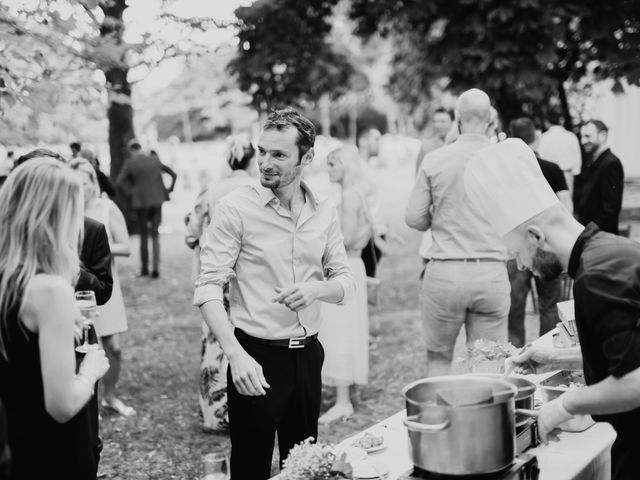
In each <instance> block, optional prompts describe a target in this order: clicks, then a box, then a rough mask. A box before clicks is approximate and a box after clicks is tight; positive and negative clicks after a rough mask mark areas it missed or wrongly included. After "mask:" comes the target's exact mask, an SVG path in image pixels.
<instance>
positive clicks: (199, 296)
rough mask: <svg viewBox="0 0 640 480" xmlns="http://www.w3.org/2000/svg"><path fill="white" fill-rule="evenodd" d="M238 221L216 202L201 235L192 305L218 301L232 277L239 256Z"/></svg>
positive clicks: (228, 207)
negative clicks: (198, 272)
mask: <svg viewBox="0 0 640 480" xmlns="http://www.w3.org/2000/svg"><path fill="white" fill-rule="evenodd" d="M241 238H242V220H241V218H240V216H239V214H238V212H237V210H236V209H235V208H234V207H233V206H231V205H228V204H226V203H224V202H220V203H219V204H218V205H217V206H216V208H215V211H214V213H213V217H212V219H211V223H210V224H209V227H208V228H207V229H206V230H205V232H204V240H203V242H202V246H201V247H202V249H201V251H200V263H201V267H200V274H199V275H198V277H197V278H196V281H195V292H194V294H193V304H194V305H195V306H196V307H200V306H201V305H203V304H205V303H207V302H209V301H211V300H220V301H222V287H223V286H224V285H225V283H227V282H228V281H229V279H230V278H232V277H234V276H235V272H234V271H233V267H234V266H235V264H236V260H237V259H238V255H239V253H240V245H241Z"/></svg>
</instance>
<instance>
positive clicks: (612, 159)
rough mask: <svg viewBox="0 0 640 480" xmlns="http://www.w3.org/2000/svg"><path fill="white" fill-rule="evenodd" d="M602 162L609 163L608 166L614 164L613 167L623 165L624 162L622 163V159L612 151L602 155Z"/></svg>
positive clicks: (609, 150) (608, 150)
mask: <svg viewBox="0 0 640 480" xmlns="http://www.w3.org/2000/svg"><path fill="white" fill-rule="evenodd" d="M601 161H602V162H603V163H608V164H612V165H618V164H619V165H622V162H621V161H620V158H619V157H618V156H617V155H616V154H615V153H613V152H612V151H611V149H607V150H606V151H605V152H604V153H603V154H602V158H601Z"/></svg>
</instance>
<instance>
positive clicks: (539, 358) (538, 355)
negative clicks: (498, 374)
mask: <svg viewBox="0 0 640 480" xmlns="http://www.w3.org/2000/svg"><path fill="white" fill-rule="evenodd" d="M555 350H556V349H555V348H553V347H541V346H538V345H532V346H531V347H529V348H527V349H526V350H524V351H523V352H522V353H520V354H518V355H514V356H513V357H510V358H507V360H506V363H507V365H506V367H507V369H509V366H510V365H514V366H515V368H514V369H513V371H514V372H515V373H520V374H528V373H544V372H550V371H552V370H556V369H557V368H556V367H554V361H555Z"/></svg>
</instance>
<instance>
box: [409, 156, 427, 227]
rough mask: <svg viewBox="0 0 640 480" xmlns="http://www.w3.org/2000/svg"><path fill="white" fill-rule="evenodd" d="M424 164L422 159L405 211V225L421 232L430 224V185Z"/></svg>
mask: <svg viewBox="0 0 640 480" xmlns="http://www.w3.org/2000/svg"><path fill="white" fill-rule="evenodd" d="M425 164H426V161H423V162H422V167H421V168H420V171H419V172H418V178H417V179H416V183H415V185H414V186H413V190H412V191H411V195H410V196H409V201H408V203H407V210H406V212H405V222H406V223H407V225H408V226H409V227H411V228H415V229H416V230H420V231H421V232H424V231H426V230H427V229H428V228H429V227H430V226H431V210H430V208H431V202H432V198H431V186H430V184H429V179H428V178H427V172H426V171H425V168H424V165H425Z"/></svg>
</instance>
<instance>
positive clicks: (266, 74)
mask: <svg viewBox="0 0 640 480" xmlns="http://www.w3.org/2000/svg"><path fill="white" fill-rule="evenodd" d="M336 3H337V0H308V1H304V2H300V1H297V0H258V1H256V2H254V3H253V4H251V5H250V6H248V7H240V8H238V9H237V10H236V12H235V13H236V16H237V18H238V23H237V27H238V51H237V56H236V58H235V59H234V60H232V61H231V63H230V65H229V68H230V71H231V72H232V73H233V74H234V75H236V77H237V79H238V83H239V86H240V88H241V89H242V90H243V91H246V92H249V93H251V94H252V96H253V101H252V103H253V105H254V106H255V107H256V108H257V109H258V110H259V111H265V110H267V109H268V108H271V107H277V106H282V105H300V103H301V102H305V101H307V102H315V101H317V100H318V99H319V98H320V97H321V96H322V95H324V94H329V95H334V96H335V95H339V94H340V93H342V92H344V91H345V90H346V89H347V88H348V84H349V83H348V82H349V79H350V77H351V75H352V73H353V67H352V65H351V64H350V63H349V62H348V61H347V59H346V57H345V56H344V55H343V54H341V53H338V52H336V51H335V50H334V49H332V48H331V45H330V44H329V43H328V42H327V36H328V34H329V33H330V31H331V23H330V17H331V14H332V9H333V7H334V6H335V5H336Z"/></svg>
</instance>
